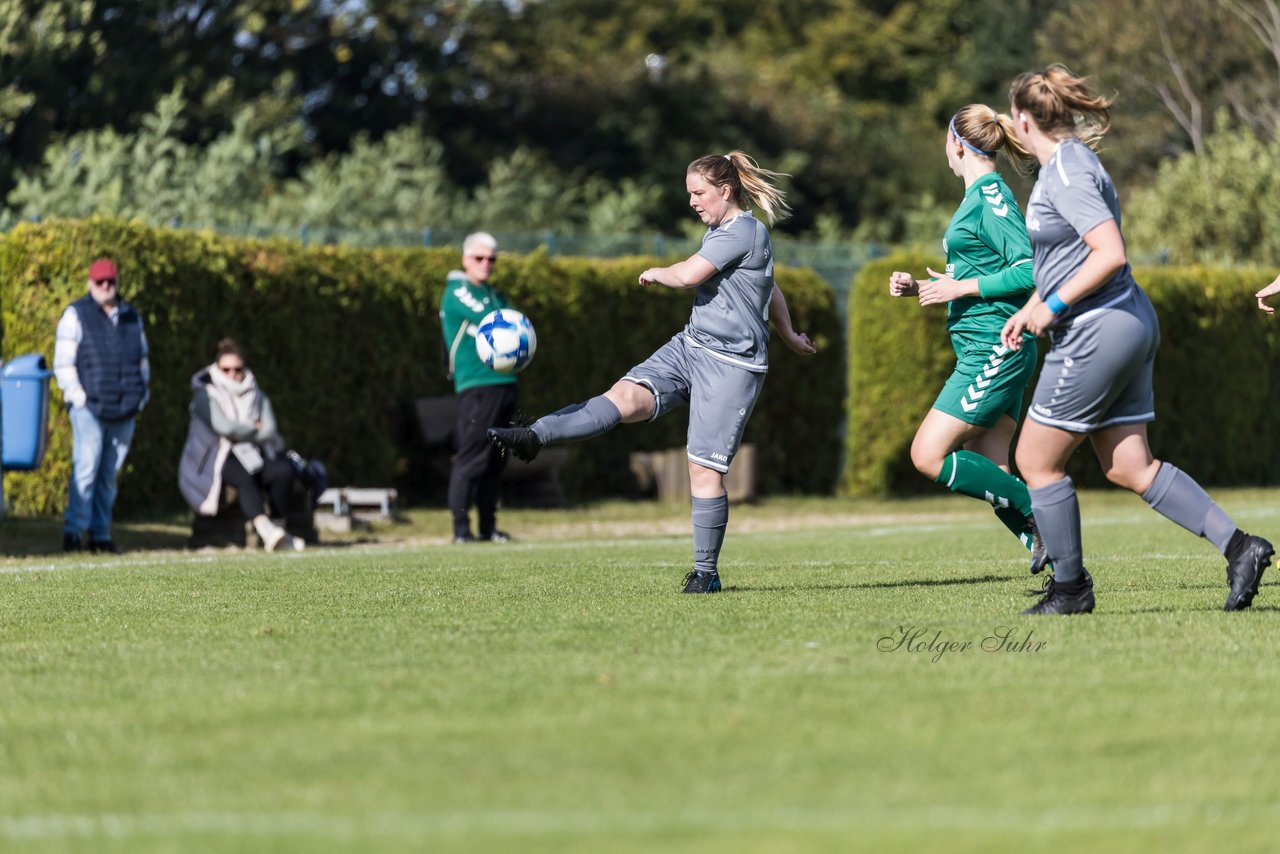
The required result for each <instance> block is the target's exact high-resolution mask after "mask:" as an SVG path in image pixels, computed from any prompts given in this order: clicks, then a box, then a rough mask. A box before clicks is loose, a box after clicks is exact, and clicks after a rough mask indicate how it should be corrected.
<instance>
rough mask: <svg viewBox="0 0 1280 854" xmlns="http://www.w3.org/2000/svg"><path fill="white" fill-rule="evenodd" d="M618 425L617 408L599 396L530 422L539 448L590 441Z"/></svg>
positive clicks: (619, 415)
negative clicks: (540, 445)
mask: <svg viewBox="0 0 1280 854" xmlns="http://www.w3.org/2000/svg"><path fill="white" fill-rule="evenodd" d="M621 421H622V414H621V413H620V412H618V407H616V406H614V405H613V401H611V400H609V398H607V397H605V396H604V395H603V394H602V395H598V396H596V397H593V398H591V399H590V400H588V401H587V402H585V403H575V404H573V405H572V406H566V407H565V408H564V409H560V410H557V411H555V412H553V413H551V414H550V415H544V416H542V417H541V418H539V419H538V420H537V421H535V422H533V432H534V433H537V434H538V439H539V440H540V441H541V442H542V444H544V445H554V444H557V443H559V442H573V441H575V440H577V439H591V438H594V437H596V436H599V435H600V434H601V433H607V432H608V431H610V430H612V429H613V428H614V427H617V426H618V423H619V422H621Z"/></svg>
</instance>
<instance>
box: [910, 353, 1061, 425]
mask: <svg viewBox="0 0 1280 854" xmlns="http://www.w3.org/2000/svg"><path fill="white" fill-rule="evenodd" d="M951 346H952V347H953V348H954V349H955V351H956V368H955V370H954V371H952V372H951V376H950V377H948V378H947V384H946V385H944V386H943V387H942V391H941V392H939V394H938V399H937V400H935V401H934V402H933V408H934V409H936V410H938V411H939V412H945V413H947V414H948V415H952V416H955V417H956V418H959V419H960V420H961V421H964V422H966V423H968V424H976V425H978V426H979V427H993V426H995V423H996V422H997V421H999V420H1000V416H1001V415H1008V416H1009V417H1010V418H1012V419H1013V420H1014V421H1017V420H1018V418H1019V417H1020V416H1021V415H1022V392H1023V391H1024V390H1025V389H1026V387H1027V383H1028V382H1029V381H1030V380H1031V375H1032V374H1034V373H1035V371H1036V344H1035V339H1034V338H1025V339H1023V343H1022V347H1021V348H1020V349H1018V350H1010V349H1009V348H1008V347H1006V346H1004V345H1003V344H1001V343H1000V341H999V340H998V339H992V338H986V337H981V338H979V337H972V336H968V335H961V334H952V336H951Z"/></svg>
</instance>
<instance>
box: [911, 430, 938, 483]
mask: <svg viewBox="0 0 1280 854" xmlns="http://www.w3.org/2000/svg"><path fill="white" fill-rule="evenodd" d="M945 456H946V454H943V453H940V452H939V450H938V448H937V447H936V446H935V445H934V444H933V443H932V442H929V441H927V440H926V439H923V438H922V437H921V436H920V434H919V433H917V434H916V438H915V441H913V442H912V443H911V464H912V465H914V466H915V467H916V471H918V472H920V474H922V475H924V476H925V477H929V478H935V479H936V478H937V477H938V475H939V474H940V473H941V472H942V460H943V458H944V457H945Z"/></svg>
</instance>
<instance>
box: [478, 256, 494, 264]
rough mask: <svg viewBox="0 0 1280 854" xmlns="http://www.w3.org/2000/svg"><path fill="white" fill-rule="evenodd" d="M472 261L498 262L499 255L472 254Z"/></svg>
mask: <svg viewBox="0 0 1280 854" xmlns="http://www.w3.org/2000/svg"><path fill="white" fill-rule="evenodd" d="M471 260H472V261H488V262H489V263H490V264H496V263H498V256H497V255H472V256H471Z"/></svg>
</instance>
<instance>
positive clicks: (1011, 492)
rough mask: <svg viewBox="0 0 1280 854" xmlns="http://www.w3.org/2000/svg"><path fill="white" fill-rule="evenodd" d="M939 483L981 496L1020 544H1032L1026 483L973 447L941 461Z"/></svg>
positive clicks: (1028, 547) (956, 490)
mask: <svg viewBox="0 0 1280 854" xmlns="http://www.w3.org/2000/svg"><path fill="white" fill-rule="evenodd" d="M937 481H938V483H941V484H944V485H945V486H946V487H947V488H948V489H950V490H951V491H952V492H958V493H960V494H961V495H968V496H969V497H971V498H980V499H982V500H983V501H985V502H987V503H988V504H990V505H991V507H992V509H994V510H995V511H996V518H998V519H999V520H1000V521H1001V522H1002V523H1003V524H1004V526H1005V527H1006V528H1008V529H1009V530H1010V531H1012V532H1013V535H1014V536H1015V537H1017V538H1018V539H1019V540H1021V541H1022V544H1023V545H1024V546H1026V547H1027V549H1030V548H1031V529H1030V528H1029V527H1028V526H1027V517H1029V516H1030V515H1031V494H1030V493H1029V492H1027V485H1026V484H1025V483H1023V482H1022V481H1020V480H1018V479H1017V478H1016V477H1014V476H1013V475H1011V474H1009V473H1008V472H1006V471H1005V470H1004V469H1002V468H1000V466H998V465H996V464H995V463H993V462H991V460H989V459H987V458H986V457H984V456H982V454H975V453H974V452H973V451H956V452H955V453H952V454H948V455H947V456H946V458H945V459H944V460H943V461H942V471H941V472H939V473H938V477H937Z"/></svg>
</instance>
